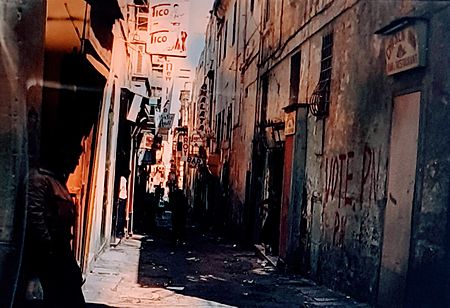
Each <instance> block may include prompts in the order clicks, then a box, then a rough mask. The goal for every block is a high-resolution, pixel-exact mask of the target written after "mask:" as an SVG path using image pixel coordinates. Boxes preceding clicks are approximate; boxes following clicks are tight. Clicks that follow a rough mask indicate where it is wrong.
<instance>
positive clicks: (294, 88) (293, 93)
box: [289, 52, 301, 104]
mask: <svg viewBox="0 0 450 308" xmlns="http://www.w3.org/2000/svg"><path fill="white" fill-rule="evenodd" d="M300 59H301V58H300V52H297V53H296V54H294V55H293V56H292V57H291V78H290V88H289V103H290V104H296V103H298V94H299V88H300Z"/></svg>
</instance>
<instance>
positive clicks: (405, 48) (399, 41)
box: [385, 24, 426, 75]
mask: <svg viewBox="0 0 450 308" xmlns="http://www.w3.org/2000/svg"><path fill="white" fill-rule="evenodd" d="M425 36H426V29H425V25H423V24H416V25H411V26H409V27H406V28H403V29H401V30H400V31H397V32H395V33H392V34H390V35H389V36H388V37H387V39H386V44H385V57H386V73H387V75H394V74H397V73H400V72H404V71H407V70H410V69H413V68H416V67H420V66H424V65H425V50H426V44H425V42H426V37H425Z"/></svg>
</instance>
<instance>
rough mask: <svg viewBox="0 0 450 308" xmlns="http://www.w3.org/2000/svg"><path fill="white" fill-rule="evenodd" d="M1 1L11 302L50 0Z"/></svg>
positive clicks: (4, 210) (1, 109) (1, 176)
mask: <svg viewBox="0 0 450 308" xmlns="http://www.w3.org/2000/svg"><path fill="white" fill-rule="evenodd" d="M0 3H1V5H0V59H1V60H0V82H1V84H2V90H1V92H0V170H1V171H0V196H1V201H0V306H1V307H9V306H10V304H11V300H12V296H13V294H14V291H15V288H16V283H17V280H16V279H17V277H18V274H19V263H20V260H21V259H20V254H21V247H22V244H23V243H22V236H23V232H24V223H25V221H24V209H25V202H26V200H24V198H22V197H23V196H24V190H25V187H24V182H25V181H24V180H25V177H26V174H27V173H28V170H29V167H30V166H31V167H32V166H35V165H36V162H37V158H38V151H39V143H40V136H39V133H40V125H41V122H40V121H41V100H42V87H41V85H42V79H43V62H44V31H45V9H46V1H33V2H32V3H31V2H26V3H23V2H19V1H0ZM30 31H33V35H32V36H30V35H29V33H30Z"/></svg>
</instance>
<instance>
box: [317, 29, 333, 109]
mask: <svg viewBox="0 0 450 308" xmlns="http://www.w3.org/2000/svg"><path fill="white" fill-rule="evenodd" d="M332 61H333V33H330V34H327V35H325V36H324V37H323V38H322V57H321V60H320V78H319V87H320V89H321V91H323V95H324V100H325V103H326V105H328V104H329V102H330V87H331V64H332Z"/></svg>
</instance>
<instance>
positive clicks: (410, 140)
mask: <svg viewBox="0 0 450 308" xmlns="http://www.w3.org/2000/svg"><path fill="white" fill-rule="evenodd" d="M419 115H420V92H414V93H410V94H406V95H401V96H397V97H395V98H394V106H393V113H392V127H391V139H390V153H389V169H388V189H387V204H386V210H385V221H384V238H383V250H382V257H381V270H380V282H379V294H378V301H379V304H380V306H382V307H402V306H403V302H404V299H405V291H406V280H407V274H408V262H409V251H410V239H411V218H412V209H413V201H414V200H413V199H414V188H415V180H416V161H417V138H418V132H419Z"/></svg>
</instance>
